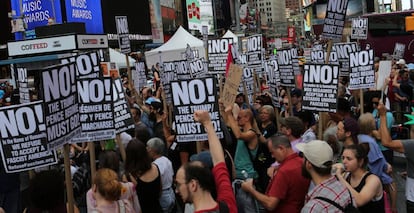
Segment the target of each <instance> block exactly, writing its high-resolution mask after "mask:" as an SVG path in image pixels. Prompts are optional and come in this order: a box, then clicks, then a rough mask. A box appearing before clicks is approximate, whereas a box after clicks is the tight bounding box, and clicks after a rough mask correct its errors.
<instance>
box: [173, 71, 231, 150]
mask: <svg viewBox="0 0 414 213" xmlns="http://www.w3.org/2000/svg"><path fill="white" fill-rule="evenodd" d="M171 89H172V98H173V120H174V123H175V131H176V134H177V142H194V141H204V140H207V134H206V133H205V131H204V128H203V127H202V125H201V124H200V123H198V122H195V121H194V117H193V114H194V112H195V111H196V110H207V111H208V112H209V113H210V117H211V121H212V122H213V125H214V128H215V130H216V133H217V136H218V137H219V138H222V137H223V132H222V130H221V125H220V115H219V109H218V104H217V93H218V91H217V80H216V79H215V78H203V79H192V80H183V81H174V82H171Z"/></svg>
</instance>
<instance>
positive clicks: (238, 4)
mask: <svg viewBox="0 0 414 213" xmlns="http://www.w3.org/2000/svg"><path fill="white" fill-rule="evenodd" d="M232 1H233V0H232ZM239 9H240V2H239V0H234V12H235V16H236V17H235V19H236V32H237V33H238V32H240V14H239Z"/></svg>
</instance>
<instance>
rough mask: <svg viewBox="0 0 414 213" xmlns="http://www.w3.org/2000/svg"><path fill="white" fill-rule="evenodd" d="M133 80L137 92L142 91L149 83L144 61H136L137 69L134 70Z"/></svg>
mask: <svg viewBox="0 0 414 213" xmlns="http://www.w3.org/2000/svg"><path fill="white" fill-rule="evenodd" d="M132 81H133V82H134V83H133V84H134V87H135V90H136V91H137V92H139V91H141V89H142V88H144V87H145V86H146V85H147V76H146V75H145V63H144V62H137V63H135V69H133V70H132Z"/></svg>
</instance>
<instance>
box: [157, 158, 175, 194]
mask: <svg viewBox="0 0 414 213" xmlns="http://www.w3.org/2000/svg"><path fill="white" fill-rule="evenodd" d="M154 163H155V164H157V166H158V169H159V170H160V173H161V174H160V175H161V184H162V190H166V189H169V188H171V186H172V183H173V176H174V171H173V167H172V163H171V161H170V160H169V159H168V158H167V157H165V156H161V157H159V158H157V159H155V160H154Z"/></svg>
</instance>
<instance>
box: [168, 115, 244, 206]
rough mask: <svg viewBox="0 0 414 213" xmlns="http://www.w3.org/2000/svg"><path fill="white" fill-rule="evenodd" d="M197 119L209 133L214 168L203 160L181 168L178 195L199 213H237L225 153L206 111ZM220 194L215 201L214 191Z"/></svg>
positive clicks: (176, 181)
mask: <svg viewBox="0 0 414 213" xmlns="http://www.w3.org/2000/svg"><path fill="white" fill-rule="evenodd" d="M194 120H195V121H197V122H200V123H201V124H202V125H203V126H204V128H205V131H206V133H207V137H208V143H209V147H210V154H211V159H212V161H213V166H214V167H213V169H212V170H210V169H208V168H206V167H205V166H204V164H203V163H201V162H200V161H193V162H190V163H187V164H184V165H183V166H181V168H180V169H179V170H178V171H177V175H176V177H175V185H176V188H175V190H176V192H177V193H179V195H180V196H181V198H182V199H183V201H184V202H186V203H193V204H194V210H195V211H194V212H196V213H204V212H206V213H207V212H209V213H213V212H214V213H218V212H230V213H235V212H237V207H236V200H235V197H234V194H233V189H232V187H231V183H230V175H229V173H228V171H227V168H226V164H225V162H224V152H223V148H222V146H221V144H220V141H219V139H218V137H217V134H216V132H215V130H214V126H213V123H212V122H211V119H210V115H209V113H208V112H207V111H196V112H195V113H194ZM214 190H216V191H217V199H216V200H214V198H213V196H212V192H213V191H214Z"/></svg>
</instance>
